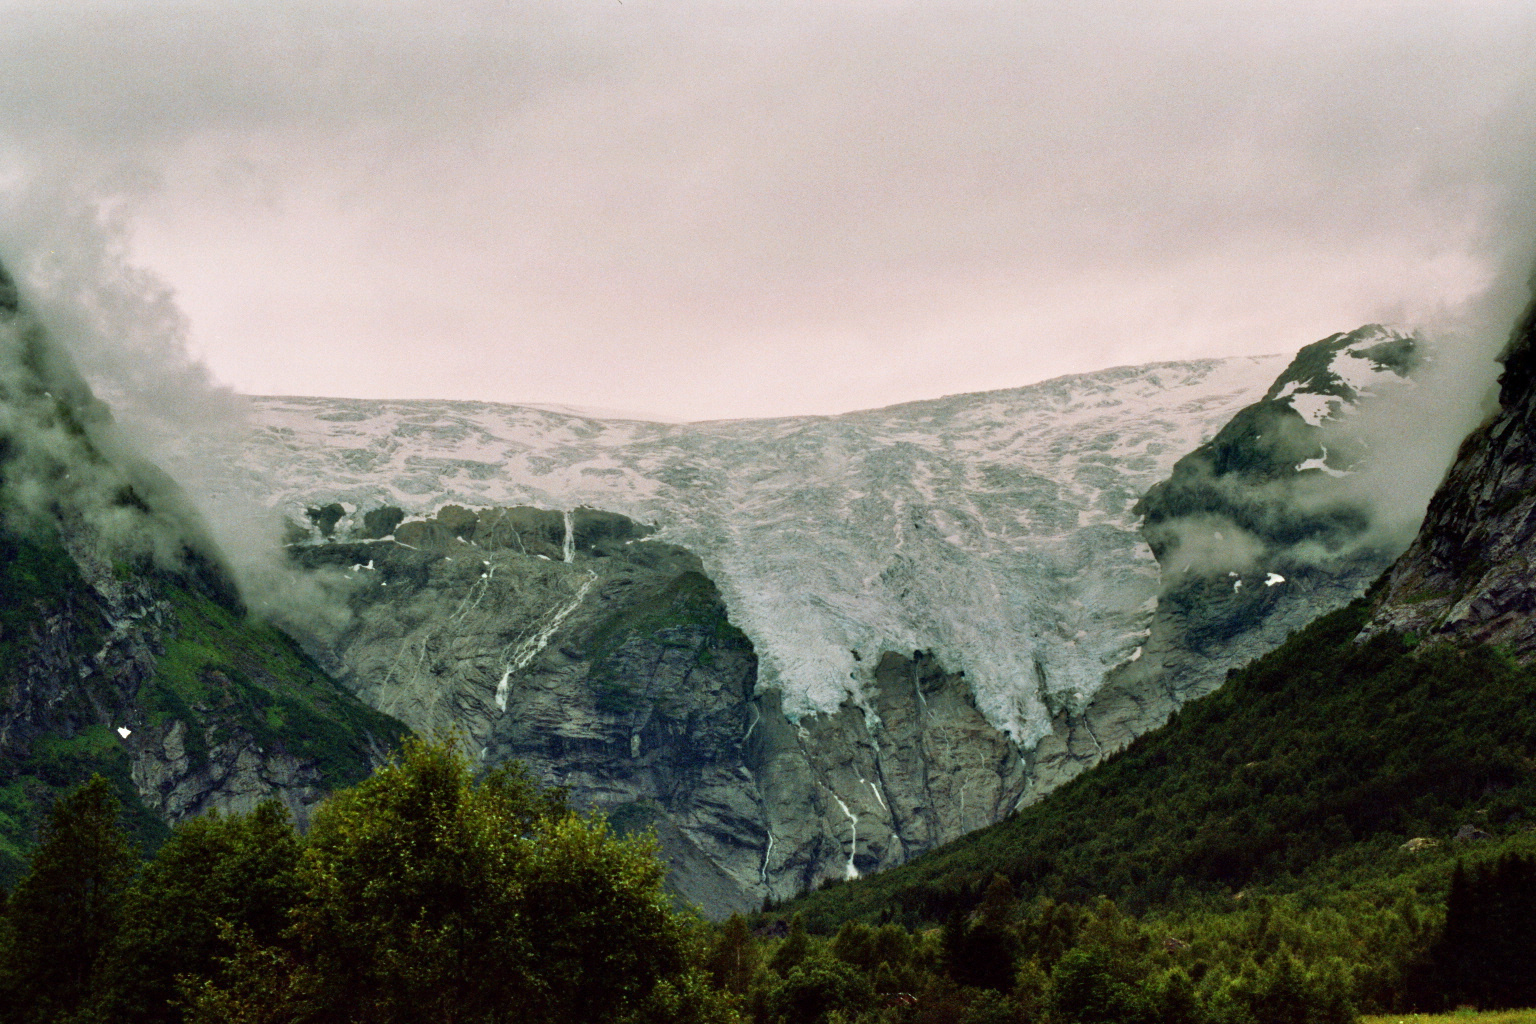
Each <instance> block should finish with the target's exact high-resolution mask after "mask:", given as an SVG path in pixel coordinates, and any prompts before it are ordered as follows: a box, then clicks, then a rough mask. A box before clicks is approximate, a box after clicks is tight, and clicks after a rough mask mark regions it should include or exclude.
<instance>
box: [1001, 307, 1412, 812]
mask: <svg viewBox="0 0 1536 1024" xmlns="http://www.w3.org/2000/svg"><path fill="white" fill-rule="evenodd" d="M1422 347H1423V346H1422V343H1420V342H1419V341H1418V340H1417V339H1416V338H1414V337H1413V336H1411V335H1407V334H1404V333H1402V332H1400V331H1396V330H1393V329H1391V328H1387V327H1383V326H1381V325H1379V324H1372V325H1367V326H1365V327H1361V328H1359V329H1358V330H1355V331H1350V332H1348V333H1343V334H1335V335H1333V336H1331V337H1328V338H1324V339H1322V340H1321V341H1318V342H1315V343H1313V344H1311V345H1308V346H1306V347H1305V348H1303V349H1302V350H1301V351H1300V352H1299V353H1297V355H1296V357H1295V359H1293V360H1292V361H1291V363H1290V364H1289V365H1288V366H1287V367H1286V368H1285V369H1284V370H1283V371H1282V372H1281V373H1280V375H1279V376H1278V377H1277V378H1276V379H1275V381H1274V383H1273V384H1271V385H1270V387H1269V390H1268V391H1266V392H1265V394H1264V396H1263V397H1262V398H1260V399H1259V400H1258V401H1257V402H1254V403H1253V404H1252V405H1249V406H1247V407H1245V408H1243V409H1242V410H1240V411H1239V412H1238V413H1237V414H1236V415H1235V416H1233V417H1232V419H1231V420H1230V421H1229V422H1228V423H1227V424H1226V425H1225V426H1223V427H1222V428H1221V430H1220V431H1218V432H1217V433H1216V436H1215V437H1213V438H1211V439H1210V440H1209V441H1208V442H1206V443H1205V444H1202V445H1200V446H1199V447H1198V448H1196V449H1195V450H1194V451H1192V452H1190V453H1189V454H1188V455H1186V456H1184V457H1183V458H1182V459H1180V460H1179V461H1178V462H1177V463H1176V464H1175V466H1174V468H1173V472H1172V473H1171V474H1170V475H1169V476H1168V478H1167V479H1166V480H1163V481H1161V482H1159V483H1158V484H1156V485H1155V486H1153V487H1152V488H1150V489H1149V490H1148V491H1147V493H1146V494H1145V495H1144V496H1143V497H1142V499H1141V500H1140V501H1139V502H1138V503H1137V505H1136V511H1137V512H1139V513H1140V514H1141V515H1142V516H1143V525H1142V533H1143V535H1144V536H1145V537H1146V539H1147V543H1148V545H1149V546H1150V547H1151V549H1152V552H1153V554H1154V555H1155V556H1156V557H1157V560H1158V564H1159V567H1160V569H1161V574H1162V587H1161V591H1160V593H1159V595H1158V603H1157V611H1156V614H1155V616H1154V617H1153V620H1152V625H1151V630H1150V635H1149V636H1148V638H1147V643H1146V645H1145V647H1144V648H1143V650H1142V657H1140V658H1139V659H1137V660H1136V661H1135V662H1133V663H1131V664H1127V665H1124V666H1120V667H1118V668H1117V669H1115V670H1114V671H1113V672H1111V673H1110V674H1109V675H1108V677H1107V678H1106V681H1105V685H1104V686H1103V687H1102V688H1101V689H1099V690H1098V691H1097V692H1096V693H1095V694H1094V695H1093V698H1092V700H1090V701H1089V702H1088V703H1087V704H1086V705H1085V706H1083V707H1081V708H1078V709H1072V710H1070V711H1064V712H1063V713H1062V714H1060V715H1058V716H1057V719H1056V721H1055V723H1054V725H1055V729H1054V731H1053V734H1052V735H1051V736H1048V737H1046V738H1045V739H1043V740H1041V742H1040V743H1039V744H1038V745H1037V746H1036V747H1035V749H1034V750H1033V752H1032V753H1031V768H1032V771H1031V782H1030V789H1029V794H1028V796H1027V797H1026V799H1028V800H1033V799H1036V798H1038V797H1039V796H1042V795H1044V794H1045V793H1047V792H1049V791H1050V790H1052V789H1054V788H1055V787H1056V786H1059V785H1060V784H1061V783H1062V782H1065V781H1066V780H1067V779H1069V778H1071V777H1073V776H1074V775H1076V774H1078V773H1079V772H1081V771H1083V770H1084V769H1085V768H1088V767H1090V766H1092V765H1094V764H1097V763H1098V762H1099V761H1100V760H1102V759H1103V758H1104V757H1105V756H1107V755H1108V754H1111V753H1114V752H1115V751H1117V750H1120V749H1122V748H1124V747H1125V746H1126V745H1127V744H1128V743H1130V741H1131V740H1133V739H1135V738H1136V737H1137V736H1139V735H1141V734H1142V733H1145V732H1147V731H1149V730H1151V729H1154V728H1156V727H1157V726H1159V725H1161V724H1162V723H1163V722H1165V721H1167V719H1168V716H1169V715H1170V714H1172V713H1173V711H1175V710H1176V709H1177V708H1179V707H1180V706H1182V705H1183V704H1185V703H1187V702H1189V701H1191V700H1193V699H1195V698H1196V697H1200V696H1203V695H1204V694H1207V693H1209V692H1211V691H1212V690H1214V689H1215V688H1216V687H1218V686H1220V685H1221V683H1222V681H1223V680H1224V679H1225V677H1226V674H1227V673H1228V671H1229V670H1231V669H1234V668H1237V667H1239V666H1241V665H1244V664H1246V663H1248V662H1249V661H1251V660H1253V659H1254V658H1257V657H1259V656H1261V655H1263V654H1265V653H1267V652H1269V651H1270V650H1273V649H1274V648H1275V647H1277V646H1278V645H1279V644H1280V643H1281V642H1282V641H1284V640H1285V638H1286V637H1287V636H1288V635H1289V634H1290V633H1291V632H1292V631H1294V630H1297V629H1300V628H1301V627H1302V626H1305V625H1306V624H1307V623H1309V622H1311V621H1312V620H1313V619H1315V618H1317V616H1319V615H1321V614H1323V613H1324V612H1327V611H1330V610H1332V609H1334V608H1338V607H1341V606H1343V605H1344V604H1347V603H1348V602H1349V601H1351V600H1353V599H1355V598H1356V597H1359V596H1360V595H1361V594H1362V593H1364V592H1365V590H1366V588H1367V587H1368V586H1369V585H1370V584H1371V582H1372V581H1373V580H1375V579H1376V578H1377V577H1378V576H1379V575H1380V574H1381V573H1382V572H1383V571H1384V570H1385V569H1386V568H1387V567H1388V566H1390V565H1391V564H1392V562H1393V559H1394V558H1396V556H1397V555H1398V554H1399V553H1400V552H1401V551H1402V547H1403V544H1404V542H1403V541H1401V540H1398V539H1395V538H1394V535H1393V534H1392V533H1391V532H1387V531H1383V530H1380V529H1377V528H1376V526H1377V524H1376V522H1375V510H1374V509H1373V507H1372V503H1371V501H1370V500H1369V490H1368V489H1365V488H1361V487H1359V486H1357V478H1358V476H1359V475H1360V474H1362V473H1366V472H1369V471H1370V469H1371V463H1372V453H1371V451H1370V449H1369V447H1368V445H1366V444H1365V443H1364V442H1363V440H1362V439H1361V438H1360V437H1359V435H1358V434H1357V433H1355V432H1353V431H1351V430H1350V429H1349V428H1350V423H1351V420H1352V419H1353V418H1354V417H1355V416H1357V415H1359V414H1361V413H1362V412H1363V411H1364V410H1368V409H1370V408H1371V407H1372V405H1373V403H1383V402H1385V403H1391V402H1394V401H1399V400H1401V399H1402V398H1403V396H1404V395H1405V394H1406V389H1407V388H1408V387H1411V386H1412V383H1411V379H1410V378H1411V375H1412V374H1413V373H1414V372H1415V371H1416V370H1417V369H1419V367H1420V365H1421V362H1422V358H1423V357H1422Z"/></svg>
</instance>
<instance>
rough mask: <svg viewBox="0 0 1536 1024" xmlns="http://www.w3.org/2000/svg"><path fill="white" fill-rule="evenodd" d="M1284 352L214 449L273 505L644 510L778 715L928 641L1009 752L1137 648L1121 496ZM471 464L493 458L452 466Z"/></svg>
mask: <svg viewBox="0 0 1536 1024" xmlns="http://www.w3.org/2000/svg"><path fill="white" fill-rule="evenodd" d="M1284 365H1285V360H1284V358H1283V357H1257V358H1239V359H1228V360H1203V361H1199V362H1187V363H1163V364H1155V365H1152V366H1141V367H1120V368H1116V369H1112V370H1105V371H1101V372H1099V373H1094V374H1085V375H1081V376H1075V377H1065V378H1060V379H1057V380H1052V381H1046V382H1043V383H1041V384H1035V385H1031V386H1028V387H1023V388H1015V389H1011V390H1007V391H999V392H990V393H986V394H981V395H956V396H951V397H948V398H941V399H936V400H933V401H927V402H914V403H908V404H905V405H899V406H893V407H891V408H887V409H877V410H869V411H864V412H855V413H848V414H845V415H840V416H819V417H809V416H807V417H791V418H785V419H777V420H734V421H714V422H708V423H694V424H661V423H645V422H639V421H633V420H626V421H603V420H594V419H590V418H578V417H575V416H568V415H563V414H560V413H558V412H553V411H548V410H535V409H529V408H525V407H518V406H504V405H491V404H486V403H475V402H447V401H427V400H422V401H364V400H348V399H327V398H257V399H253V400H252V407H253V411H252V418H253V422H254V426H255V436H254V439H253V442H252V443H251V444H249V445H248V446H247V447H245V448H244V449H242V450H237V451H231V452H229V453H226V454H227V456H228V458H229V459H230V460H231V462H232V463H235V464H238V465H239V466H240V467H241V468H242V470H244V471H245V472H247V473H248V474H249V475H250V477H251V478H252V479H253V480H258V481H264V482H265V487H266V490H267V494H268V495H269V496H270V498H269V500H270V502H271V504H273V505H274V506H276V507H278V508H281V509H282V510H283V511H284V512H285V513H290V514H291V512H292V510H294V509H299V510H300V512H302V508H303V507H307V506H311V505H314V504H315V503H317V502H326V501H332V500H345V501H348V502H351V503H352V504H353V505H354V506H356V507H358V508H363V509H366V508H372V507H377V506H380V505H397V506H399V507H401V508H403V509H405V510H406V511H407V512H408V513H409V514H411V515H424V514H431V513H433V512H435V511H436V510H437V509H438V508H440V507H442V506H443V505H446V504H459V505H464V506H466V507H471V508H474V507H482V508H483V507H488V506H506V505H534V506H538V507H542V508H549V509H571V508H574V507H578V506H582V505H589V506H592V507H596V508H603V509H609V510H612V511H615V512H619V513H623V514H625V515H628V516H630V517H631V518H633V519H637V520H640V521H644V522H652V523H655V524H657V526H658V527H659V532H658V533H657V534H656V539H659V540H665V541H668V542H672V543H677V544H680V545H683V546H685V547H688V548H690V549H691V550H693V551H695V552H696V553H697V554H698V555H699V556H700V557H701V558H702V559H703V561H704V564H705V568H706V570H707V571H708V573H709V574H710V576H711V578H712V579H714V580H715V582H716V584H717V585H718V586H719V588H720V592H721V594H722V597H723V598H724V600H725V603H726V606H727V609H728V610H729V613H730V616H731V621H732V622H733V623H734V624H736V625H737V626H738V627H740V628H741V629H742V630H743V631H744V632H745V633H746V634H747V635H748V636H749V637H750V638H751V639H752V642H753V645H754V647H755V648H756V650H757V653H758V656H759V659H760V668H759V681H760V685H762V686H765V687H777V688H779V689H780V690H782V692H783V698H784V708H785V710H786V712H787V713H789V714H790V715H791V716H792V717H794V716H803V715H806V714H810V713H813V712H818V711H832V710H835V709H836V708H837V707H838V706H840V705H841V704H842V703H843V702H844V701H846V700H848V699H849V698H850V697H852V698H853V699H854V700H855V701H856V702H857V701H858V699H859V698H858V694H859V691H860V688H861V685H862V681H863V680H866V679H867V678H868V677H869V674H870V672H871V671H872V666H873V664H874V663H875V662H877V661H878V652H880V651H885V650H891V651H906V652H910V651H914V650H925V651H932V652H933V653H934V655H935V656H936V657H937V658H938V660H939V661H940V663H942V664H943V665H944V667H945V668H946V669H947V670H949V671H963V672H964V673H965V675H966V678H967V680H968V681H969V682H970V683H971V685H972V687H973V689H974V691H975V695H976V700H977V706H978V707H979V709H980V710H981V711H982V713H983V714H985V715H986V716H987V717H988V719H989V720H991V721H992V722H993V724H995V725H997V726H998V727H1000V728H1003V729H1005V730H1007V731H1009V732H1010V733H1011V734H1012V735H1013V736H1014V737H1015V738H1016V739H1017V740H1019V741H1020V742H1021V743H1023V744H1025V745H1026V746H1028V745H1031V744H1032V743H1033V742H1034V741H1035V740H1036V739H1037V738H1038V737H1039V736H1041V735H1043V734H1044V733H1045V732H1046V731H1048V730H1049V728H1050V724H1049V723H1050V719H1051V716H1052V713H1053V712H1052V710H1051V708H1052V707H1059V706H1061V705H1062V704H1063V703H1068V704H1071V703H1074V702H1079V701H1082V700H1086V699H1087V698H1088V697H1089V696H1091V695H1092V694H1093V693H1094V692H1095V691H1096V690H1097V689H1098V687H1099V686H1100V685H1101V684H1102V682H1103V678H1104V673H1105V671H1106V666H1110V665H1114V664H1120V663H1123V662H1125V661H1127V660H1129V659H1130V658H1131V657H1133V656H1134V652H1135V650H1136V649H1138V647H1139V645H1140V644H1141V643H1142V642H1143V639H1144V635H1145V630H1146V628H1147V626H1148V625H1149V623H1150V621H1151V616H1152V614H1153V609H1154V608H1155V607H1156V605H1155V598H1156V594H1157V589H1158V580H1159V573H1158V568H1157V564H1156V562H1155V560H1154V559H1153V558H1152V555H1151V552H1150V551H1149V550H1148V549H1147V547H1146V545H1145V544H1144V543H1143V542H1142V540H1141V538H1140V535H1139V533H1138V525H1139V524H1138V522H1137V519H1136V516H1135V515H1134V514H1132V512H1131V505H1132V504H1133V503H1134V501H1135V498H1136V496H1137V495H1139V494H1141V493H1142V492H1143V491H1145V490H1146V488H1147V487H1149V486H1150V485H1151V484H1153V483H1155V482H1157V481H1158V480H1160V479H1162V478H1164V477H1166V476H1167V474H1168V472H1169V470H1170V469H1171V468H1172V465H1173V463H1174V462H1175V461H1176V460H1177V459H1179V458H1180V457H1181V456H1183V455H1184V454H1185V453H1187V452H1189V451H1191V450H1193V449H1194V448H1195V447H1196V446H1198V445H1199V444H1200V443H1201V440H1202V439H1203V438H1208V437H1210V436H1212V435H1213V434H1214V433H1215V432H1216V430H1217V429H1219V428H1220V427H1221V426H1222V425H1223V424H1225V423H1226V422H1227V421H1228V420H1229V419H1230V418H1231V417H1232V415H1233V414H1234V413H1236V412H1237V411H1238V410H1239V409H1241V408H1242V407H1243V406H1245V405H1248V404H1250V403H1251V402H1253V401H1255V400H1256V399H1257V398H1259V397H1260V396H1262V395H1263V394H1264V392H1265V390H1266V389H1267V387H1268V386H1269V385H1270V383H1271V382H1272V381H1273V380H1274V378H1275V376H1276V374H1278V373H1279V372H1280V370H1281V369H1282V368H1283V367H1284ZM336 414H341V415H339V416H338V415H336ZM354 456H359V457H356V458H354ZM361 456H366V458H363V457H361ZM466 460H474V461H477V462H480V463H483V464H486V465H491V466H495V467H498V469H497V472H495V473H489V474H482V473H466V472H461V471H460V470H459V468H457V467H462V465H463V463H464V462H465V461H466ZM853 650H859V651H863V652H866V657H865V659H864V660H863V661H862V662H856V661H855V660H854V658H853V656H852V654H851V651H853ZM871 653H873V654H874V655H875V656H874V657H870V656H869V655H870V654H871Z"/></svg>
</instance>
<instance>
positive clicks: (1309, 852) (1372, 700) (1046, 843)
mask: <svg viewBox="0 0 1536 1024" xmlns="http://www.w3.org/2000/svg"><path fill="white" fill-rule="evenodd" d="M1366 614H1367V613H1366V609H1365V607H1364V606H1363V605H1362V604H1356V605H1355V606H1352V607H1350V608H1348V609H1344V610H1341V611H1339V612H1336V613H1334V614H1332V615H1329V616H1326V617H1324V618H1322V619H1320V620H1318V621H1317V622H1316V623H1314V624H1313V625H1312V626H1310V627H1308V628H1307V629H1306V630H1304V631H1302V632H1300V633H1298V634H1297V635H1295V636H1294V637H1292V638H1291V640H1289V641H1288V642H1287V643H1286V644H1284V645H1283V646H1282V647H1281V648H1280V649H1278V650H1277V651H1275V652H1273V653H1272V654H1270V655H1268V656H1267V657H1265V658H1262V659H1260V660H1259V661H1257V662H1255V663H1253V664H1252V665H1250V666H1248V667H1247V668H1245V669H1243V670H1241V671H1238V672H1235V673H1233V674H1232V676H1231V678H1230V679H1229V681H1228V683H1227V685H1226V686H1225V687H1223V688H1222V689H1221V690H1219V691H1218V692H1217V693H1215V694H1213V695H1211V696H1210V697H1207V698H1205V699H1203V700H1201V701H1197V702H1195V703H1193V704H1190V705H1188V706H1186V707H1185V708H1184V709H1183V711H1182V712H1181V713H1180V714H1178V715H1176V716H1175V717H1174V719H1173V720H1172V721H1170V722H1169V724H1168V725H1167V726H1166V727H1165V728H1163V729H1161V730H1159V731H1157V732H1155V733H1152V734H1149V735H1147V736H1144V737H1142V738H1140V739H1139V740H1137V741H1136V742H1135V743H1133V744H1132V745H1131V746H1130V747H1129V748H1128V749H1127V750H1126V751H1125V752H1124V753H1122V754H1121V755H1119V756H1117V757H1115V758H1113V759H1111V760H1110V761H1109V762H1107V763H1105V764H1104V765H1101V766H1100V767H1099V768H1098V769H1095V770H1094V771H1092V772H1088V773H1085V774H1084V775H1083V776H1081V777H1080V778H1078V779H1076V780H1074V781H1073V782H1072V783H1069V784H1068V785H1067V786H1064V787H1063V788H1062V789H1060V790H1058V791H1057V792H1056V793H1054V794H1053V795H1052V796H1051V798H1050V799H1049V800H1046V801H1044V802H1042V803H1040V804H1036V805H1034V806H1032V807H1029V808H1026V809H1025V810H1023V811H1021V812H1020V813H1019V814H1018V815H1017V816H1016V817H1015V818H1013V819H1011V820H1009V821H1007V822H1003V823H1001V824H998V825H995V826H993V827H991V828H989V829H986V830H983V831H981V832H978V833H974V834H972V835H970V836H967V837H965V838H963V839H961V840H959V841H957V842H956V843H953V844H950V845H949V846H947V847H945V848H944V849H942V850H939V851H936V852H935V853H933V854H930V855H928V856H925V857H923V858H920V859H919V860H917V861H914V862H912V863H910V864H907V865H904V866H902V867H901V868H898V869H895V870H893V871H889V872H885V873H882V874H880V875H877V876H874V877H873V878H870V879H868V880H865V881H861V882H859V883H857V884H850V885H847V886H841V887H839V888H838V889H836V890H829V891H826V892H819V893H814V894H811V895H810V896H807V897H805V898H804V899H803V900H802V903H801V905H802V906H803V907H804V909H805V911H806V913H807V915H808V921H810V922H816V924H817V926H818V927H825V926H826V925H825V924H824V923H823V922H829V919H830V921H836V920H841V919H843V918H845V917H848V916H862V917H866V918H873V917H874V916H875V915H877V914H879V913H881V912H882V911H885V910H888V909H894V910H896V911H897V912H898V914H899V915H900V917H901V919H905V920H927V921H936V920H944V919H946V918H947V917H948V915H949V913H950V912H951V910H952V909H953V908H955V907H960V908H963V909H967V910H968V909H969V908H970V907H973V906H975V905H976V904H977V903H978V902H979V899H980V896H981V893H982V888H983V886H984V884H985V881H984V880H985V879H989V878H990V877H991V876H992V874H993V873H994V872H1000V873H1002V874H1004V875H1006V876H1008V878H1010V879H1011V880H1012V882H1013V884H1014V885H1015V886H1016V887H1017V888H1018V889H1019V891H1020V892H1021V893H1023V894H1024V895H1025V896H1026V897H1031V898H1032V897H1035V896H1039V895H1049V896H1052V897H1054V898H1056V899H1058V900H1061V899H1066V900H1070V901H1074V902H1082V901H1085V900H1088V899H1090V898H1092V897H1094V896H1097V895H1100V894H1104V895H1109V896H1112V897H1114V898H1115V899H1116V900H1117V901H1120V902H1122V903H1125V904H1128V905H1129V906H1131V907H1132V908H1136V909H1142V908H1148V907H1152V906H1167V905H1177V904H1178V903H1179V902H1180V901H1185V902H1187V901H1189V900H1192V899H1196V898H1199V897H1201V896H1202V894H1208V895H1214V894H1222V893H1230V892H1234V891H1237V890H1239V889H1242V888H1243V887H1245V886H1251V885H1255V884H1271V885H1282V886H1290V887H1297V886H1299V885H1301V884H1302V882H1301V881H1300V880H1301V879H1303V878H1310V879H1312V880H1313V881H1312V882H1311V883H1309V884H1318V883H1326V882H1327V881H1328V879H1329V878H1330V877H1331V876H1334V875H1336V874H1337V873H1339V872H1346V873H1348V872H1354V873H1360V872H1364V874H1365V875H1366V876H1369V875H1371V874H1372V872H1388V873H1390V872H1392V871H1395V870H1397V869H1398V868H1397V867H1395V866H1394V865H1395V864H1396V863H1397V862H1395V861H1392V860H1390V859H1388V858H1389V856H1390V854H1391V853H1392V852H1394V851H1395V850H1396V847H1397V846H1398V845H1400V844H1401V843H1402V842H1403V841H1404V840H1406V839H1409V838H1411V837H1414V836H1430V837H1435V836H1439V837H1448V836H1449V835H1450V833H1452V832H1454V831H1455V829H1456V827H1457V826H1458V825H1459V824H1461V823H1462V822H1464V821H1465V820H1468V819H1469V818H1470V817H1471V816H1474V815H1479V814H1481V815H1483V816H1484V818H1485V819H1486V820H1487V821H1488V822H1489V827H1490V828H1494V829H1495V830H1496V831H1497V830H1498V829H1499V828H1501V827H1506V826H1504V825H1503V823H1504V822H1505V821H1506V820H1508V819H1509V818H1510V816H1511V815H1515V814H1517V813H1518V812H1520V811H1521V810H1522V809H1525V808H1536V778H1533V772H1532V770H1531V769H1530V768H1529V761H1528V757H1529V753H1530V752H1531V751H1536V676H1533V673H1532V672H1531V670H1529V669H1526V668H1523V667H1521V666H1519V665H1516V664H1515V663H1513V662H1512V661H1510V660H1509V659H1506V658H1505V657H1503V656H1502V655H1500V654H1499V653H1498V652H1496V651H1493V650H1489V649H1485V648H1476V649H1472V650H1468V651H1458V650H1455V649H1452V648H1449V647H1445V646H1435V647H1428V646H1420V647H1418V648H1412V649H1411V648H1410V647H1409V646H1408V645H1407V644H1406V643H1405V642H1403V641H1402V640H1401V639H1399V638H1397V637H1394V636H1390V635H1387V636H1380V637H1377V638H1375V639H1372V640H1370V641H1368V642H1365V643H1359V644H1357V643H1355V642H1354V637H1355V635H1356V634H1357V633H1358V632H1359V630H1360V627H1361V625H1362V624H1363V622H1364V619H1365V616H1366ZM1479 820H1483V819H1479Z"/></svg>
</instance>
